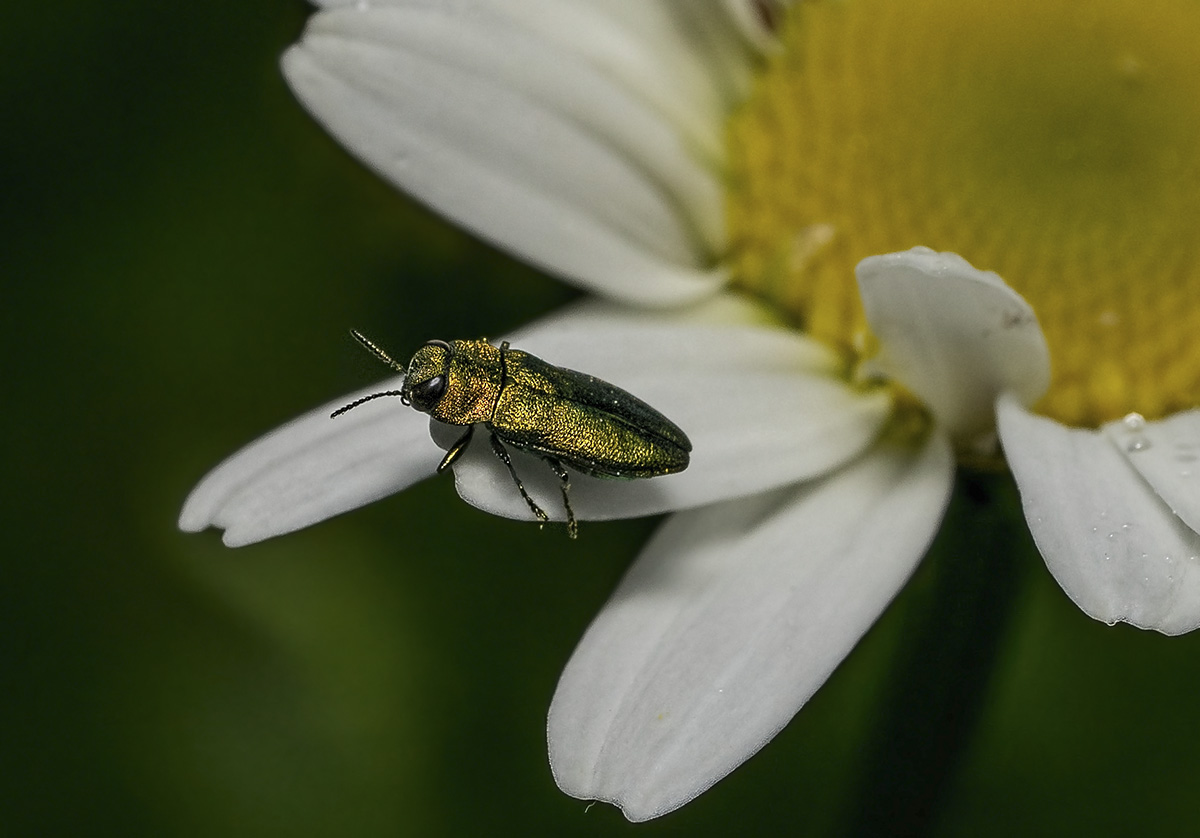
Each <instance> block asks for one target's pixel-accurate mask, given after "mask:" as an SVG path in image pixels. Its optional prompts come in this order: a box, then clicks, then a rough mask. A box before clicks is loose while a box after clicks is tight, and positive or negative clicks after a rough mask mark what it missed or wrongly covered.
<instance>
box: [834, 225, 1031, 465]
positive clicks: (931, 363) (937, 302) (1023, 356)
mask: <svg viewBox="0 0 1200 838" xmlns="http://www.w3.org/2000/svg"><path fill="white" fill-rule="evenodd" d="M856 273H857V274H858V284H859V288H860V290H861V292H862V299H863V307H864V309H865V310H866V314H867V320H868V321H870V324H871V329H872V331H873V332H874V333H875V335H876V336H877V337H878V338H879V342H880V345H881V353H880V358H879V360H878V362H877V364H878V367H879V369H880V370H881V371H882V372H883V373H884V374H886V375H888V376H890V377H893V378H895V379H896V380H898V381H900V382H901V383H902V384H904V385H905V386H906V387H908V388H909V389H910V390H912V391H913V392H914V393H916V394H917V395H918V396H919V397H920V398H921V399H922V400H923V401H924V402H925V404H927V405H928V406H929V407H930V409H931V410H932V411H933V413H934V415H935V416H936V417H937V420H938V422H939V424H940V425H941V426H942V427H944V428H946V429H948V430H949V431H950V434H951V436H953V437H954V438H955V439H956V440H958V441H960V442H969V441H971V440H973V439H974V438H976V437H978V436H980V435H981V434H986V433H988V432H990V431H991V430H993V429H994V427H995V413H994V411H995V403H996V397H997V396H998V395H999V394H1000V393H1002V392H1005V391H1008V392H1011V393H1014V394H1015V395H1017V396H1018V397H1019V398H1020V399H1021V401H1022V403H1023V404H1027V405H1028V404H1032V403H1033V402H1034V401H1036V400H1037V399H1038V398H1039V397H1040V396H1041V395H1042V393H1044V392H1045V391H1046V387H1047V386H1049V383H1050V357H1049V353H1048V351H1047V349H1046V340H1045V338H1044V337H1043V335H1042V330H1041V327H1040V326H1038V322H1037V317H1036V316H1035V315H1034V313H1033V309H1032V308H1030V307H1029V304H1028V303H1026V302H1025V301H1024V300H1023V299H1021V297H1020V295H1019V294H1017V293H1016V292H1015V291H1013V290H1012V289H1011V288H1009V287H1008V286H1007V285H1005V284H1004V281H1003V280H1002V279H1000V277H998V276H997V275H996V274H994V273H992V272H990V271H980V270H976V269H975V268H973V267H971V265H970V264H968V263H967V261H966V260H964V259H963V258H962V257H961V256H958V255H957V254H954V253H935V252H934V251H932V250H929V249H928V248H924V247H918V248H914V249H912V250H909V251H906V252H903V253H889V254H886V255H883V256H872V257H869V258H867V259H864V260H863V261H862V262H860V263H859V264H858V268H857V269H856Z"/></svg>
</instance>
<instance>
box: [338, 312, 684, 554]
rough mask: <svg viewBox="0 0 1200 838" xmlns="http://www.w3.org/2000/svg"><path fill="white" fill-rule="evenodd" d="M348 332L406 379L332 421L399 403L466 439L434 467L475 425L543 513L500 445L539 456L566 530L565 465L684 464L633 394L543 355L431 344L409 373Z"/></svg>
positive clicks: (631, 469) (664, 467)
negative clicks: (377, 401)
mask: <svg viewBox="0 0 1200 838" xmlns="http://www.w3.org/2000/svg"><path fill="white" fill-rule="evenodd" d="M351 334H352V335H354V337H355V338H356V339H357V340H358V341H359V342H360V343H361V344H362V345H363V346H365V347H366V348H367V349H368V350H369V351H370V352H371V353H372V354H373V355H375V356H376V357H377V358H379V359H380V360H381V361H383V362H384V363H386V364H387V365H388V366H390V367H392V368H393V369H396V370H399V371H400V372H403V373H404V383H403V385H402V386H401V388H400V390H389V391H386V392H381V393H373V394H372V395H370V396H367V397H365V398H363V399H359V400H358V401H356V402H353V403H351V404H348V405H346V406H345V407H343V408H341V409H340V410H337V411H335V412H334V414H333V415H334V416H338V415H340V414H342V413H344V412H345V411H347V410H350V409H352V408H354V407H357V406H358V405H360V404H362V403H363V402H365V401H370V400H371V399H374V398H378V397H381V396H399V397H400V399H401V401H403V402H404V403H405V404H408V405H411V406H412V407H413V408H414V409H416V410H419V411H421V412H422V413H428V414H429V415H430V416H432V417H433V418H435V419H437V420H438V421H440V422H445V423H446V424H448V425H465V426H466V427H467V430H466V432H465V433H464V434H463V435H462V437H460V438H459V440H458V441H457V442H455V443H454V445H452V446H451V447H450V450H449V451H447V452H446V456H445V457H443V458H442V462H441V464H440V465H438V469H437V470H438V472H439V473H441V472H442V471H445V470H446V469H447V468H449V467H450V465H451V464H453V463H454V462H455V460H457V459H458V458H459V457H460V456H462V454H463V452H464V451H466V449H467V445H468V444H469V443H470V441H471V436H472V434H473V432H474V430H475V426H476V425H479V424H481V425H483V426H484V427H485V428H486V429H487V430H488V431H489V433H490V436H491V444H492V450H493V451H494V452H495V454H496V456H497V457H499V458H500V460H501V462H503V463H504V464H505V466H506V467H507V468H508V471H509V474H511V475H512V478H513V482H514V483H516V485H517V489H518V490H519V491H520V493H521V497H523V498H524V499H525V503H526V504H528V506H529V509H530V511H532V512H533V514H534V515H535V516H536V517H537V518H538V520H539V521H541V522H542V523H545V522H546V521H547V520H548V516H547V515H546V513H545V511H543V510H542V508H541V507H539V506H538V505H537V504H536V503H535V502H534V500H533V498H531V497H530V496H529V493H528V492H526V491H525V486H524V485H523V484H522V483H521V479H520V477H519V476H518V475H517V472H516V469H515V468H514V467H513V464H512V459H511V458H510V457H509V455H508V451H507V450H506V449H505V447H504V443H508V444H509V445H512V446H514V447H516V448H519V449H521V450H523V451H528V452H530V453H532V454H535V455H537V456H540V457H541V458H542V459H543V460H545V462H546V463H547V465H549V467H550V468H551V470H553V471H554V473H555V474H556V475H557V476H558V478H559V480H560V482H561V486H562V498H563V507H564V509H565V511H566V514H567V533H568V534H569V535H570V536H571V538H574V537H575V536H576V534H577V533H578V525H577V524H576V521H575V513H574V512H573V511H572V509H571V501H570V498H569V494H568V493H569V490H570V487H571V483H570V477H569V475H568V474H567V471H566V469H565V468H564V466H570V467H571V468H573V469H575V470H576V471H579V472H582V473H584V474H588V475H591V476H593V477H612V478H640V477H658V476H661V475H664V474H674V473H675V472H679V471H683V470H684V469H685V468H687V466H688V462H689V459H690V456H689V454H690V452H691V450H692V443H691V441H690V440H689V439H688V438H687V435H686V434H685V433H684V432H683V431H682V430H680V428H679V426H678V425H676V424H675V423H674V422H672V421H671V420H670V419H668V418H667V417H665V416H663V415H662V414H661V413H659V412H658V411H657V410H655V409H654V408H652V407H651V406H650V405H648V404H646V403H645V402H644V401H642V400H641V399H639V398H637V397H636V396H634V395H632V394H630V393H628V392H626V391H625V390H622V389H621V388H620V387H616V386H614V385H612V384H609V383H608V382H607V381H601V380H600V379H599V378H595V377H593V376H590V375H586V374H584V373H581V372H575V371H574V370H569V369H564V368H562V367H556V366H553V365H552V364H548V363H546V362H545V361H543V360H542V359H541V358H538V357H536V356H534V355H530V354H529V353H528V352H522V351H520V350H517V349H510V348H509V345H508V342H507V341H505V342H503V343H501V344H500V346H499V347H496V346H492V345H491V344H490V343H488V342H487V341H486V340H455V341H451V342H449V343H447V342H446V341H441V340H433V341H430V342H429V343H427V344H425V345H424V346H422V347H421V348H420V349H418V350H417V351H416V353H415V354H414V355H413V357H412V360H411V361H410V362H409V364H408V368H407V370H406V369H405V368H404V367H402V366H401V365H400V364H398V363H396V362H395V361H394V360H392V358H391V356H389V355H388V354H387V353H386V352H384V351H383V350H382V349H380V348H379V347H378V346H376V345H375V344H374V343H372V342H371V341H370V340H368V339H367V338H366V337H364V336H363V335H361V334H360V333H358V332H355V331H352V332H351Z"/></svg>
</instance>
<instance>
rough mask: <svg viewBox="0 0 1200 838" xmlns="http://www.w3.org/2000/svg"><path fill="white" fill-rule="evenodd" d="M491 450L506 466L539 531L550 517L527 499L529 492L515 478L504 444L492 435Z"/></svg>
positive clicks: (515, 472)
mask: <svg viewBox="0 0 1200 838" xmlns="http://www.w3.org/2000/svg"><path fill="white" fill-rule="evenodd" d="M492 450H493V451H495V452H496V456H497V457H499V458H500V462H502V463H504V465H506V466H508V473H509V474H511V475H512V479H513V482H514V483H516V484H517V489H518V490H519V491H520V492H521V497H523V498H525V503H527V504H529V510H530V511H531V512H532V513H533V514H534V515H535V516H537V519H538V528H539V529H540V528H541V527H542V526H543V525H544V524H545V523H546V522H547V521H549V520H550V516H549V515H547V514H546V513H545V512H544V511H542V508H541V507H540V506H538V505H537V504H536V503H534V502H533V498H531V497H529V492H526V491H525V484H523V483H522V482H521V478H520V477H517V470H516V469H515V468H513V464H512V458H511V457H509V456H508V450H507V449H506V448H505V447H504V443H502V442H501V441H500V437H498V436H496V435H495V434H492Z"/></svg>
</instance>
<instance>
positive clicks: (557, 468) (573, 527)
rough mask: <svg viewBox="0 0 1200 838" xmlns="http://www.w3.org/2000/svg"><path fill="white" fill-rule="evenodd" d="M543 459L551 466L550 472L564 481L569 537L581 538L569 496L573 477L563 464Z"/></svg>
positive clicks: (554, 460)
mask: <svg viewBox="0 0 1200 838" xmlns="http://www.w3.org/2000/svg"><path fill="white" fill-rule="evenodd" d="M542 459H543V460H545V461H546V465H548V466H550V470H551V471H553V472H554V473H555V474H557V475H558V479H559V480H561V481H562V496H563V508H564V509H566V510H567V535H568V536H569V537H571V538H577V537H578V536H579V524H578V523H576V521H575V510H573V509H571V498H570V497H569V496H568V494H567V493H568V492H570V491H571V476H570V475H569V474H567V470H566V469H565V468H563V467H562V463H560V462H559V461H558V460H556V459H554V458H553V457H542Z"/></svg>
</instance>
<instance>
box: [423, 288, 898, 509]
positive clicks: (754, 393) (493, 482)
mask: <svg viewBox="0 0 1200 838" xmlns="http://www.w3.org/2000/svg"><path fill="white" fill-rule="evenodd" d="M715 307H716V306H705V307H702V308H701V309H699V310H696V311H694V312H693V313H692V314H691V317H692V318H695V319H690V318H689V317H688V315H686V314H668V315H659V316H656V315H654V314H651V313H647V312H638V311H629V310H627V309H621V308H619V307H617V306H612V305H609V306H600V305H587V306H581V307H578V308H575V309H572V310H567V311H566V312H563V313H560V314H558V315H555V316H552V317H550V318H546V319H545V320H543V321H541V322H540V323H538V324H536V325H535V326H531V327H526V328H524V329H522V330H521V332H520V334H519V335H518V336H515V337H514V346H516V347H517V348H520V349H525V350H527V351H529V352H532V353H534V354H536V355H538V356H539V357H541V358H542V359H543V360H546V361H548V362H550V363H553V364H555V365H557V366H563V367H566V368H568V369H576V370H580V371H583V372H586V373H588V374H590V375H595V376H597V377H599V378H602V379H604V380H606V381H609V382H611V383H613V384H616V385H617V386H618V387H622V388H624V389H626V390H628V391H629V392H631V393H633V394H634V395H635V396H637V397H638V398H641V399H643V400H644V401H646V402H647V403H649V404H650V405H652V406H653V407H654V408H656V409H657V410H659V411H660V412H662V413H663V414H664V415H665V416H666V417H667V418H669V419H671V420H672V421H673V422H675V423H676V424H677V425H679V426H680V427H681V428H683V430H684V432H685V433H686V434H687V435H688V437H689V438H690V439H691V441H692V445H693V450H692V460H691V464H690V465H689V466H688V468H687V470H686V471H684V472H682V473H680V474H673V475H668V476H666V477H656V478H653V479H649V480H601V479H596V478H590V477H586V476H584V475H575V476H573V477H572V488H571V505H572V507H573V508H574V510H575V514H576V515H577V517H579V518H581V519H588V518H592V519H604V518H627V517H636V516H641V515H653V514H655V513H658V512H663V511H670V510H678V509H685V508H689V507H693V506H699V505H703V504H707V503H712V502H713V501H716V500H724V499H727V498H732V497H741V496H743V495H747V494H753V493H756V492H760V491H764V490H766V489H772V488H776V487H778V486H782V485H786V484H788V483H794V482H796V481H798V480H803V479H807V478H809V477H813V476H815V475H818V474H823V473H824V472H826V471H829V470H830V469H832V468H835V467H837V466H838V465H840V464H842V463H844V462H846V461H847V460H849V459H851V458H853V457H854V456H856V455H857V454H858V453H859V452H861V451H862V450H863V449H865V448H866V447H867V446H868V445H869V444H870V443H871V441H872V440H873V439H874V438H875V436H876V435H877V433H878V432H879V429H880V428H881V427H882V426H883V424H884V422H885V421H886V420H887V417H888V415H889V412H890V408H891V401H890V396H889V395H888V394H887V393H886V392H885V391H882V390H875V391H871V392H863V391H861V390H860V388H858V387H855V386H851V385H850V384H848V383H847V382H846V381H845V380H844V379H843V378H842V377H841V375H840V374H839V372H840V367H841V362H840V360H839V359H838V358H837V357H836V356H835V355H834V354H833V353H831V352H830V351H829V350H828V349H827V348H825V347H824V346H823V345H821V344H819V343H817V342H815V341H812V340H808V339H806V338H804V337H803V336H801V335H800V334H798V333H796V332H794V331H792V330H788V329H782V328H774V327H765V326H753V325H733V324H725V325H714V324H712V323H709V322H696V321H703V320H704V319H705V318H706V317H707V316H708V312H710V311H711V310H712V309H713V308H715ZM517 338H519V340H518V339H517ZM459 435H461V431H456V430H451V431H449V432H447V433H445V435H440V436H439V438H438V439H439V443H440V444H442V445H448V444H449V443H450V442H451V441H453V439H456V438H457V437H458V436H459ZM513 460H514V464H515V465H516V468H517V471H518V473H519V474H520V476H521V478H522V482H523V483H524V484H525V487H526V489H528V490H529V493H530V494H531V495H533V497H534V499H535V500H536V501H537V502H538V505H539V506H541V507H542V508H543V509H544V510H545V511H546V512H547V513H548V514H549V515H550V517H551V518H554V519H556V520H561V519H562V518H563V517H564V512H563V504H562V500H561V495H560V489H559V484H558V481H557V479H556V478H555V477H554V475H553V473H552V472H551V471H550V469H549V468H548V467H547V466H546V465H545V463H543V462H541V461H539V460H538V459H537V458H535V457H533V456H530V455H525V454H522V453H520V452H516V451H513ZM454 471H455V482H456V484H457V487H458V491H459V494H460V495H461V496H462V497H463V498H464V499H465V500H467V501H468V502H469V503H471V504H473V505H475V506H478V507H479V508H481V509H485V510H487V511H488V512H491V513H493V514H497V515H504V516H507V517H512V518H520V519H529V518H531V514H530V512H529V509H528V508H527V506H526V505H525V503H524V501H523V500H522V499H521V497H520V495H519V494H518V493H517V491H516V488H515V486H514V485H513V482H512V478H511V477H510V476H509V474H508V472H507V471H506V470H505V468H504V466H503V465H502V464H501V463H500V462H499V460H497V459H496V457H495V456H493V454H492V452H491V450H490V446H489V445H488V444H487V443H486V442H484V441H481V440H476V441H475V442H474V443H472V445H471V448H470V449H469V450H468V454H467V455H466V456H464V457H463V458H462V459H461V460H460V461H459V463H458V464H456V465H455V470H454Z"/></svg>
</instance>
